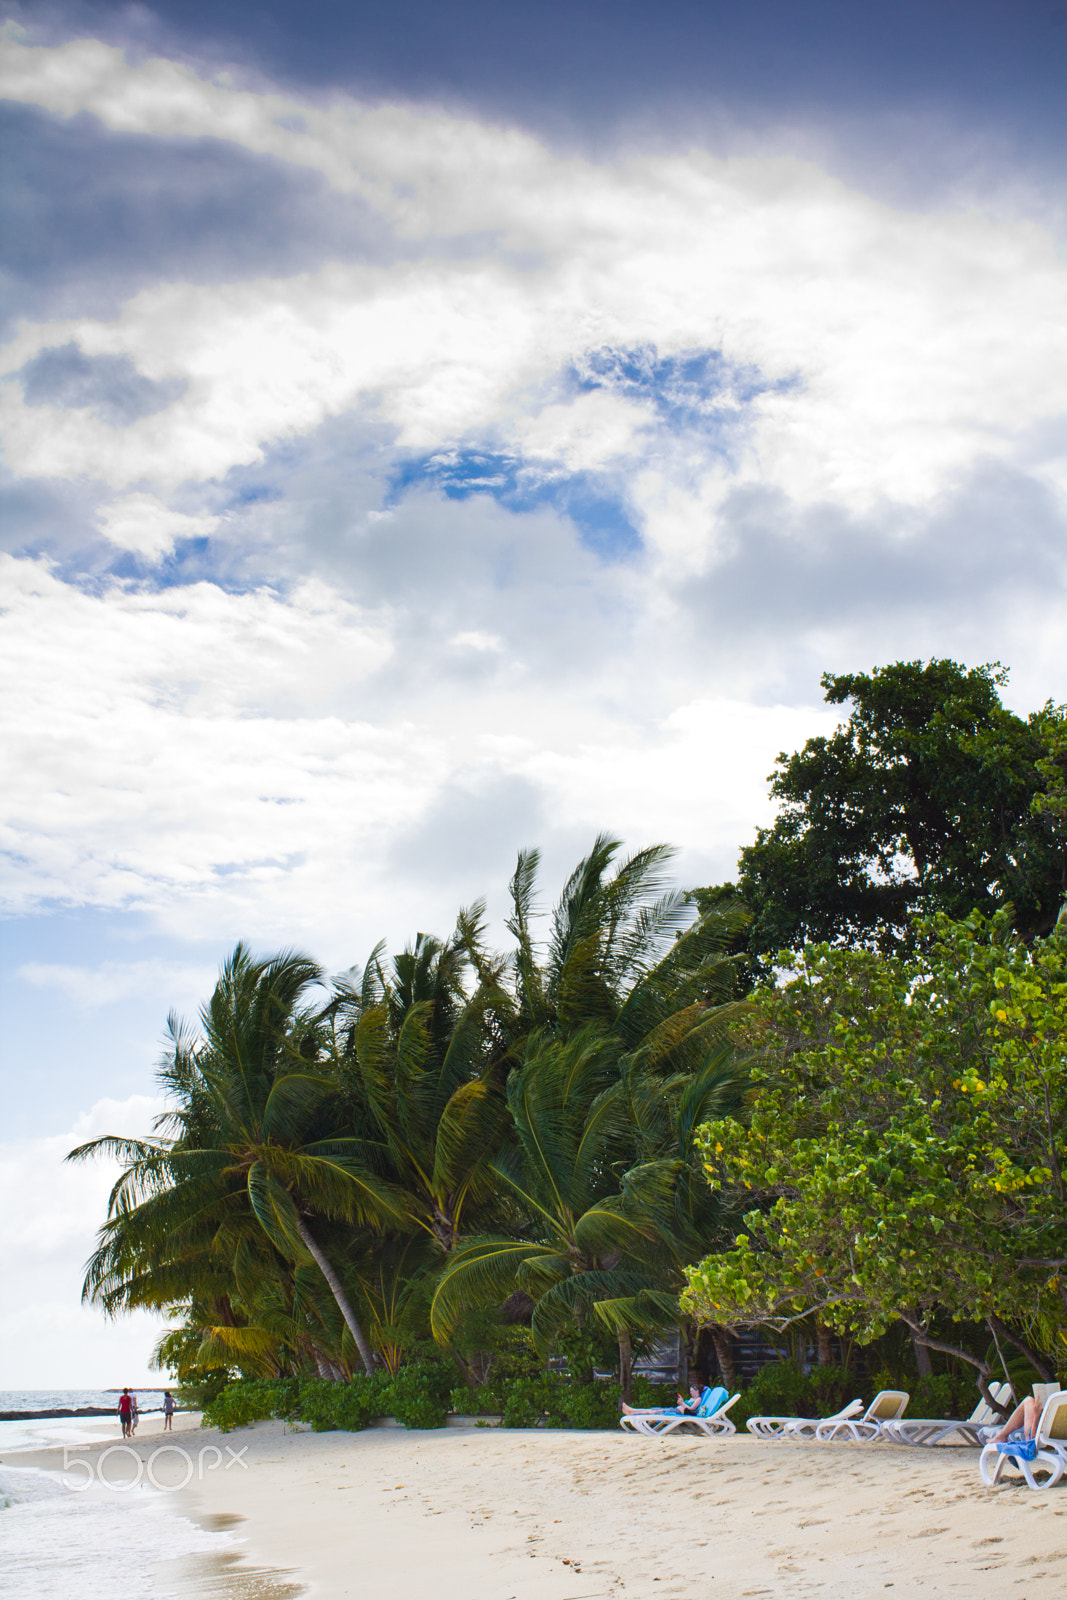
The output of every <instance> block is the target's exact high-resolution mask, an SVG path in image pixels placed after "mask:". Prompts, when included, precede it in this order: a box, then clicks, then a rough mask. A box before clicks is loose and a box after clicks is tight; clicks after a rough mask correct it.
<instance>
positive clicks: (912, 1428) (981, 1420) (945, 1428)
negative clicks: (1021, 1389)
mask: <svg viewBox="0 0 1067 1600" xmlns="http://www.w3.org/2000/svg"><path fill="white" fill-rule="evenodd" d="M989 1392H990V1394H992V1396H993V1398H994V1399H995V1400H999V1401H1000V1402H1001V1403H1003V1402H1004V1401H1006V1400H1010V1397H1011V1384H1010V1383H991V1384H990V1385H989ZM990 1427H991V1428H994V1429H996V1428H999V1427H1000V1418H999V1417H998V1415H997V1413H996V1412H995V1411H994V1410H993V1408H992V1407H991V1406H990V1405H989V1403H988V1402H987V1401H986V1400H985V1399H983V1400H981V1401H979V1403H978V1405H976V1406H975V1408H974V1410H973V1411H972V1412H971V1414H970V1416H969V1417H968V1418H967V1420H966V1422H962V1421H961V1422H953V1421H952V1420H951V1418H949V1417H940V1418H936V1419H935V1418H931V1417H898V1418H896V1419H895V1420H893V1421H890V1422H887V1423H886V1424H885V1432H886V1433H887V1434H888V1436H889V1438H891V1439H892V1440H893V1441H894V1443H896V1444H911V1445H925V1446H932V1445H935V1444H947V1443H948V1442H949V1441H950V1440H951V1441H952V1443H953V1444H964V1445H980V1444H984V1443H985V1438H984V1432H985V1430H986V1429H987V1428H990Z"/></svg>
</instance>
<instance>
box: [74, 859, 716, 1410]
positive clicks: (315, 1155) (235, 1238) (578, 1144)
mask: <svg viewBox="0 0 1067 1600" xmlns="http://www.w3.org/2000/svg"><path fill="white" fill-rule="evenodd" d="M618 848H619V847H618V845H617V843H616V842H614V841H612V840H609V839H603V838H602V839H598V840H597V841H596V843H595V844H594V847H593V850H592V851H591V852H590V854H589V856H588V857H586V859H585V860H584V861H582V862H581V863H580V864H579V866H578V867H577V869H576V870H575V872H574V873H573V874H572V875H571V877H570V879H569V880H568V882H567V884H566V885H565V887H564V890H563V894H562V896H561V898H560V900H559V903H558V905H557V907H556V909H555V911H554V913H553V914H552V916H551V918H550V921H549V926H548V937H547V940H546V941H545V945H544V947H543V948H539V947H538V945H537V943H536V941H535V937H534V931H533V929H534V917H535V908H534V899H535V891H536V865H537V862H536V857H535V856H533V855H529V854H527V855H523V856H521V857H520V859H519V864H518V868H517V870H516V873H515V877H514V879H513V882H512V886H511V889H512V905H513V911H512V916H511V919H510V921H509V924H508V926H509V929H510V931H511V933H512V935H513V937H514V940H515V948H514V950H513V952H512V953H511V954H510V955H507V956H501V955H495V954H493V953H492V952H490V951H488V950H487V949H486V947H485V944H484V938H483V932H482V912H481V908H480V907H474V908H473V909H471V910H469V911H465V912H462V913H461V914H460V916H459V919H458V921H457V925H456V930H455V932H454V934H453V935H452V936H451V937H450V938H449V939H448V940H444V941H442V940H437V939H433V938H429V937H427V936H424V935H420V937H419V938H418V940H416V942H415V944H414V945H413V946H412V947H410V948H409V949H408V950H405V951H404V952H402V953H401V954H400V955H399V956H397V957H396V958H395V959H394V961H393V962H392V963H391V966H387V965H386V963H385V960H384V956H383V953H382V951H381V949H380V948H379V949H378V950H376V951H375V952H374V953H373V954H372V956H371V959H370V960H369V961H368V963H367V964H366V966H365V967H364V968H363V969H362V970H359V971H356V970H353V971H352V972H351V973H349V974H348V975H347V976H346V978H345V979H344V980H343V981H342V982H340V983H337V984H336V985H335V986H334V989H333V992H332V993H330V994H327V995H325V996H322V995H321V994H320V996H319V997H318V998H316V996H315V992H314V991H315V989H316V987H318V988H319V989H320V990H321V989H322V987H323V977H322V974H321V973H320V972H319V971H318V969H317V968H315V967H314V965H313V964H312V963H311V962H309V961H308V960H307V959H306V958H304V957H301V956H297V955H291V954H284V955H280V956H277V957H275V958H273V959H271V960H267V961H257V960H254V959H253V958H252V957H251V956H250V955H249V953H248V952H247V951H246V950H245V949H244V948H243V947H238V949H237V950H236V951H235V952H234V955H233V957H232V958H231V960H230V961H229V962H228V963H227V965H226V967H225V968H224V970H223V973H222V975H221V977H220V980H219V984H218V986H217V988H216V990H215V993H214V994H213V996H212V998H211V1000H210V1002H209V1004H208V1005H207V1006H206V1007H205V1009H204V1012H203V1016H202V1024H203V1026H202V1032H201V1034H200V1035H199V1036H194V1035H193V1034H192V1033H191V1032H189V1031H188V1030H186V1029H184V1028H183V1027H182V1026H181V1025H180V1024H178V1023H174V1024H173V1027H172V1047H171V1050H170V1052H169V1053H168V1056H167V1058H166V1060H165V1062H164V1064H163V1068H162V1072H161V1081H162V1087H163V1089H164V1091H165V1093H166V1095H167V1098H168V1101H169V1106H170V1109H169V1110H168V1113H167V1115H166V1116H165V1117H164V1118H163V1120H162V1125H161V1128H160V1130H159V1136H158V1137H156V1138H154V1139H149V1140H139V1141H130V1140H115V1139H104V1140H97V1141H94V1142H93V1144H92V1145H89V1146H86V1147H84V1148H83V1149H81V1150H79V1151H75V1152H73V1155H74V1156H75V1157H78V1158H80V1157H84V1156H87V1155H90V1154H92V1153H95V1152H98V1151H105V1152H107V1153H110V1154H117V1155H118V1156H119V1157H120V1158H121V1159H124V1160H125V1162H126V1168H125V1171H124V1172H123V1174H122V1176H121V1177H120V1179H119V1182H118V1184H117V1185H116V1187H115V1190H114V1192H113V1195H112V1201H111V1208H110V1214H109V1217H108V1220H107V1222H106V1223H105V1225H104V1228H103V1229H102V1231H101V1238H100V1244H99V1248H98V1250H97V1252H96V1254H95V1256H94V1257H93V1259H92V1261H91V1262H90V1266H89V1272H88V1276H87V1280H86V1295H87V1297H89V1298H92V1299H95V1300H97V1301H98V1302H100V1303H102V1304H103V1305H104V1306H105V1308H106V1309H107V1310H109V1311H111V1312H117V1311H120V1310H124V1309H131V1308H133V1307H135V1306H156V1307H162V1308H165V1309H168V1310H170V1311H171V1312H172V1314H173V1313H177V1315H178V1316H179V1317H181V1318H182V1323H181V1326H180V1327H179V1328H178V1329H176V1330H174V1331H172V1332H171V1333H169V1334H168V1335H167V1336H166V1337H165V1339H164V1341H163V1343H162V1345H161V1347H160V1356H161V1358H163V1359H166V1360H167V1361H168V1362H171V1363H173V1364H174V1366H175V1367H176V1369H177V1371H178V1373H179V1375H180V1376H183V1375H186V1374H188V1375H189V1376H190V1377H192V1376H194V1375H196V1376H198V1377H199V1379H200V1381H201V1382H202V1381H203V1377H204V1374H205V1372H208V1371H210V1370H211V1369H212V1368H225V1369H226V1370H227V1371H229V1372H238V1373H241V1374H244V1375H245V1376H247V1377H250V1378H263V1379H274V1378H284V1377H288V1376H290V1375H300V1376H308V1375H310V1374H312V1373H315V1374H317V1375H319V1376H320V1377H322V1378H327V1379H339V1378H348V1377H350V1376H351V1374H352V1372H353V1370H357V1369H358V1367H360V1366H361V1367H362V1368H363V1371H364V1373H365V1374H366V1375H367V1376H368V1378H370V1379H373V1378H375V1377H376V1376H377V1372H378V1368H379V1366H380V1365H384V1367H385V1368H386V1369H387V1370H388V1371H389V1372H391V1373H397V1374H399V1375H400V1378H401V1381H402V1383H403V1382H406V1381H408V1380H407V1377H406V1374H407V1373H408V1372H410V1370H411V1363H412V1362H413V1361H417V1360H418V1359H419V1358H421V1357H425V1356H427V1355H429V1354H430V1353H431V1352H432V1351H434V1349H435V1343H434V1341H436V1348H437V1349H438V1350H439V1349H441V1348H443V1349H445V1350H448V1351H449V1352H450V1353H452V1354H453V1355H454V1356H455V1359H456V1363H457V1365H458V1367H459V1370H460V1372H461V1373H462V1374H463V1375H464V1376H465V1377H467V1378H469V1379H470V1380H471V1381H472V1382H478V1381H484V1380H485V1379H486V1378H487V1377H488V1376H489V1375H490V1371H489V1369H490V1368H491V1366H492V1362H493V1359H494V1354H495V1352H494V1344H495V1343H497V1342H499V1341H498V1340H497V1334H499V1333H500V1331H501V1330H500V1328H498V1329H497V1330H496V1332H495V1333H494V1332H493V1330H492V1329H491V1328H489V1327H488V1325H487V1324H486V1322H485V1316H486V1314H488V1315H489V1317H490V1321H491V1320H492V1317H493V1316H494V1315H497V1314H498V1313H499V1310H500V1307H501V1306H502V1305H503V1304H504V1303H505V1302H507V1301H509V1300H510V1299H513V1298H514V1297H515V1296H516V1295H518V1297H519V1298H518V1302H517V1305H518V1313H517V1314H518V1315H519V1316H520V1317H523V1318H525V1319H526V1320H529V1319H530V1317H532V1321H533V1331H534V1337H535V1340H536V1342H537V1345H538V1348H539V1350H540V1351H541V1353H542V1354H544V1353H547V1352H548V1351H549V1350H550V1349H552V1348H558V1349H559V1350H560V1351H561V1352H563V1353H564V1354H565V1355H566V1358H567V1359H568V1360H569V1362H570V1364H571V1369H572V1370H573V1371H575V1372H576V1375H577V1376H578V1377H579V1378H580V1379H581V1380H583V1381H588V1380H590V1379H591V1377H592V1371H593V1367H594V1365H599V1366H600V1367H601V1369H602V1370H603V1369H604V1367H605V1361H606V1362H607V1370H610V1369H611V1368H612V1367H613V1366H616V1365H620V1366H621V1369H622V1372H623V1377H624V1381H625V1380H626V1379H627V1378H628V1366H629V1361H630V1357H631V1353H632V1351H633V1349H634V1347H635V1342H636V1346H637V1347H638V1348H639V1347H640V1344H641V1341H642V1339H644V1338H646V1337H647V1336H649V1335H650V1334H651V1333H652V1332H654V1331H655V1330H656V1329H657V1328H660V1327H667V1328H671V1329H673V1328H674V1327H675V1326H676V1325H677V1323H678V1320H679V1310H678V1295H679V1293H680V1291H681V1289H682V1288H683V1287H684V1281H685V1280H684V1268H685V1265H686V1263H687V1262H689V1261H691V1260H692V1259H694V1257H695V1256H697V1255H699V1254H700V1253H701V1252H702V1251H703V1250H707V1249H709V1248H711V1247H713V1246H714V1245H715V1244H716V1243H717V1242H720V1240H723V1241H724V1240H726V1239H727V1238H728V1237H729V1236H730V1235H729V1229H728V1227H727V1223H728V1222H729V1221H730V1220H731V1219H729V1218H727V1217H726V1216H725V1214H724V1212H723V1207H722V1205H721V1203H720V1202H719V1201H718V1200H717V1199H716V1197H715V1196H714V1195H713V1194H712V1193H711V1191H710V1190H709V1189H708V1188H707V1186H706V1184H705V1183H704V1181H703V1176H702V1172H701V1168H700V1163H699V1158H698V1156H697V1153H696V1148H695V1144H694V1134H695V1130H696V1128H697V1126H698V1125H699V1123H700V1122H701V1121H703V1120H705V1119H706V1118H708V1117H709V1116H717V1117H721V1116H724V1115H729V1114H732V1113H739V1112H740V1111H741V1110H742V1109H743V1099H742V1096H743V1090H744V1083H745V1069H744V1062H743V1060H741V1059H740V1058H739V1057H738V1055H737V1053H736V1051H734V1049H733V1047H732V1046H731V1045H730V1043H729V1041H728V1039H727V1037H726V1026H727V1023H728V1021H729V1019H730V1017H731V1015H732V1009H731V1003H730V996H731V991H732V988H733V983H734V964H733V962H732V961H731V960H730V958H728V957H726V956H724V955H723V947H724V945H725V944H726V943H728V942H729V940H730V938H731V937H732V935H733V934H734V932H735V931H736V929H737V927H738V925H739V919H738V915H737V913H736V911H732V910H730V909H729V908H725V909H715V910H713V911H711V912H709V913H708V914H707V915H700V914H698V913H697V912H696V909H695V907H694V905H693V903H692V901H691V900H690V899H689V897H688V896H686V895H684V894H682V893H679V892H677V891H674V892H664V883H663V878H664V871H665V868H666V865H667V861H668V857H669V852H668V851H667V850H666V849H665V848H664V847H654V848H651V849H646V850H642V851H638V852H637V853H636V854H635V855H633V856H631V857H630V858H629V859H626V860H623V861H621V862H619V863H618V864H616V861H615V858H616V856H617V854H618ZM594 1325H595V1326H594ZM479 1328H480V1332H479ZM479 1338H480V1340H481V1342H480V1343H479ZM605 1345H606V1346H607V1350H608V1354H607V1356H605V1353H604V1347H605ZM538 1365H540V1363H538ZM516 1376H524V1375H523V1374H517V1375H516ZM525 1376H527V1377H530V1378H531V1379H532V1378H533V1377H534V1376H535V1374H533V1373H527V1374H525ZM453 1381H454V1379H453ZM400 1394H401V1390H398V1391H397V1396H399V1395H400ZM396 1403H397V1404H398V1405H400V1404H401V1402H400V1400H399V1399H397V1402H396ZM413 1403H414V1402H413ZM420 1403H421V1402H420ZM439 1403H440V1402H439ZM586 1403H587V1402H582V1404H586ZM574 1404H575V1405H578V1402H577V1401H576V1402H574Z"/></svg>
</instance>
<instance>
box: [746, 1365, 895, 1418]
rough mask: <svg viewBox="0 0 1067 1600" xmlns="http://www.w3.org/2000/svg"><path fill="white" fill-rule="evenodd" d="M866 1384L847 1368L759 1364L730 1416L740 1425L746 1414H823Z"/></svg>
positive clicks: (838, 1406)
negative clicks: (802, 1367)
mask: <svg viewBox="0 0 1067 1600" xmlns="http://www.w3.org/2000/svg"><path fill="white" fill-rule="evenodd" d="M865 1387H866V1386H865V1385H863V1384H861V1383H859V1382H858V1381H857V1379H856V1378H855V1376H854V1375H853V1374H852V1373H851V1372H849V1370H848V1368H847V1367H833V1366H826V1367H813V1368H812V1370H811V1372H810V1373H804V1372H802V1371H801V1369H800V1368H799V1367H798V1366H797V1365H796V1364H795V1362H792V1361H775V1362H773V1363H772V1364H771V1365H770V1366H767V1367H761V1368H760V1370H759V1372H758V1373H757V1374H756V1376H755V1378H753V1380H752V1382H751V1383H750V1384H749V1386H748V1388H747V1389H746V1390H745V1391H744V1393H743V1394H742V1396H741V1398H740V1400H738V1402H737V1404H736V1405H735V1406H734V1407H733V1409H732V1410H731V1412H730V1416H731V1418H732V1420H733V1423H734V1426H735V1427H737V1428H743V1427H744V1425H745V1423H746V1422H747V1421H748V1419H749V1417H760V1416H765V1417H766V1416H769V1417H776V1416H783V1417H827V1416H830V1415H831V1414H832V1413H833V1412H835V1411H840V1410H841V1408H842V1406H845V1405H847V1404H848V1402H849V1401H850V1400H852V1399H854V1398H855V1397H856V1395H857V1393H859V1394H860V1396H861V1398H864V1395H863V1390H864V1388H865Z"/></svg>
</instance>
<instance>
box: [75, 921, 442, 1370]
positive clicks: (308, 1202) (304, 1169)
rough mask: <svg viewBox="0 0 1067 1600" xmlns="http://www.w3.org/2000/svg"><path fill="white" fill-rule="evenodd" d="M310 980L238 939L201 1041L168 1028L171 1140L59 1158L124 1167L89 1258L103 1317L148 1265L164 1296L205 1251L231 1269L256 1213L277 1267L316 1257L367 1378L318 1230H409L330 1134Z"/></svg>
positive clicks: (329, 1098)
mask: <svg viewBox="0 0 1067 1600" xmlns="http://www.w3.org/2000/svg"><path fill="white" fill-rule="evenodd" d="M321 979H322V975H321V973H320V971H319V968H318V967H317V966H316V965H315V964H314V963H313V962H311V961H310V960H308V959H307V958H306V957H303V956H299V955H294V954H290V953H287V954H282V955H279V956H275V957H273V958H271V959H269V960H265V961H256V960H253V958H252V957H251V955H250V954H249V952H248V950H247V949H246V948H245V947H244V946H243V945H238V946H237V948H236V949H235V951H234V953H233V955H232V956H231V957H230V959H229V961H227V963H226V964H225V966H224V967H223V969H222V973H221V975H220V978H219V982H218V984H217V985H216V988H215V991H214V994H213V995H212V997H211V1000H210V1001H209V1003H208V1005H207V1006H206V1007H205V1008H204V1011H203V1013H202V1023H203V1037H202V1039H201V1040H195V1041H194V1040H193V1039H192V1038H191V1037H190V1036H189V1035H188V1033H187V1032H186V1031H185V1030H183V1029H182V1028H181V1027H180V1026H178V1025H175V1026H174V1027H173V1030H172V1031H173V1038H174V1042H173V1048H172V1051H171V1053H170V1056H169V1059H168V1060H167V1062H166V1063H165V1065H164V1068H163V1071H162V1073H161V1078H162V1081H163V1086H164V1088H165V1089H166V1090H168V1091H170V1093H171V1094H172V1095H175V1096H176V1102H175V1104H174V1106H173V1108H172V1109H171V1110H170V1111H169V1112H168V1113H167V1114H166V1115H165V1116H164V1117H163V1118H162V1119H160V1123H161V1126H162V1128H164V1129H168V1130H169V1131H170V1132H171V1133H172V1134H173V1135H175V1136H174V1137H164V1136H161V1137H157V1138H153V1139H148V1140H130V1139H116V1138H112V1137H108V1138H103V1139H96V1140H93V1141H92V1142H91V1143H90V1144H87V1145H83V1146H81V1147H80V1148H79V1149H77V1150H74V1151H72V1152H71V1154H70V1156H69V1157H68V1159H72V1160H81V1159H84V1158H86V1157H87V1156H90V1155H95V1154H99V1153H105V1154H108V1155H112V1156H117V1157H118V1158H119V1159H120V1160H122V1161H125V1162H126V1163H127V1165H126V1168H125V1170H124V1172H123V1173H122V1175H121V1177H120V1178H119V1180H118V1182H117V1183H116V1185H115V1187H114V1189H113V1191H112V1195H111V1201H110V1206H109V1215H108V1220H107V1222H106V1223H105V1224H104V1227H103V1228H102V1229H101V1234H100V1241H99V1244H98V1247H97V1250H96V1252H95V1254H94V1256H93V1257H92V1259H91V1261H90V1263H89V1267H88V1271H87V1276H86V1284H85V1294H86V1296H87V1297H88V1298H92V1299H98V1300H101V1301H103V1303H104V1305H105V1307H106V1308H108V1309H110V1310H116V1309H120V1308H122V1307H124V1306H129V1305H132V1304H138V1303H139V1304H143V1303H145V1302H144V1293H145V1288H144V1283H143V1279H144V1275H145V1272H146V1270H148V1271H152V1270H153V1264H154V1263H157V1262H158V1263H159V1266H160V1267H161V1268H165V1269H166V1270H167V1271H168V1272H169V1279H168V1281H167V1284H166V1287H167V1290H168V1291H169V1290H170V1289H171V1288H176V1287H177V1286H178V1283H179V1281H180V1279H181V1277H182V1273H183V1272H184V1271H185V1270H187V1268H188V1267H189V1265H190V1258H191V1257H196V1258H199V1257H200V1256H202V1254H203V1252H204V1251H205V1250H208V1251H217V1252H220V1253H221V1256H222V1258H223V1264H224V1266H225V1265H226V1263H227V1255H228V1253H229V1257H228V1265H229V1270H230V1271H231V1273H232V1272H233V1271H234V1269H235V1266H236V1260H237V1257H236V1254H235V1253H232V1252H235V1251H236V1248H237V1244H238V1238H239V1236H240V1235H242V1234H244V1235H247V1231H248V1224H249V1222H250V1221H251V1220H252V1219H254V1221H255V1222H256V1223H257V1224H258V1227H259V1229H260V1230H261V1231H262V1234H263V1235H264V1236H265V1238H266V1239H267V1240H268V1241H269V1243H270V1244H271V1245H272V1246H273V1247H274V1249H275V1250H276V1251H277V1252H278V1254H279V1256H280V1257H281V1258H282V1259H283V1260H287V1261H291V1262H293V1263H295V1264H296V1265H297V1266H298V1267H299V1266H302V1265H310V1264H311V1263H314V1265H315V1267H316V1268H317V1269H318V1271H319V1272H320V1273H321V1274H322V1278H323V1279H324V1280H325V1283H326V1284H327V1285H328V1287H329V1291H330V1293H331V1295H332V1296H333V1299H334V1301H335V1302H336V1305H337V1308H338V1310H339V1312H340V1314H341V1316H342V1318H343V1319H344V1322H345V1324H346V1326H347V1328H348V1330H349V1332H350V1334H351V1337H352V1339H353V1341H354V1343H355V1345H356V1348H357V1349H358V1351H359V1354H360V1356H361V1358H362V1361H363V1364H364V1366H365V1367H366V1369H367V1371H368V1372H370V1371H373V1370H374V1366H375V1361H374V1352H373V1350H372V1349H371V1346H370V1344H369V1342H368V1341H367V1339H366V1337H365V1335H364V1332H363V1329H362V1326H361V1324H360V1322H359V1320H358V1318H357V1316H356V1314H355V1312H354V1310H353V1308H352V1305H351V1302H350V1300H349V1298H348V1296H347V1294H346V1292H345V1289H344V1286H343V1284H342V1282H341V1278H340V1277H339V1275H338V1272H337V1270H336V1269H335V1267H334V1265H333V1263H332V1262H331V1260H330V1259H329V1256H328V1255H327V1253H326V1251H325V1249H324V1248H323V1243H322V1239H321V1229H322V1227H323V1226H328V1225H329V1223H330V1221H331V1220H336V1221H343V1222H345V1223H348V1224H351V1225H356V1226H358V1227H362V1228H370V1229H374V1228H382V1227H392V1228H397V1227H400V1228H406V1227H409V1226H410V1225H411V1224H410V1217H409V1215H408V1210H407V1205H406V1201H405V1198H404V1195H403V1193H402V1191H400V1190H398V1189H397V1188H396V1187H395V1186H393V1185H391V1184H390V1183H389V1182H388V1180H387V1179H384V1178H383V1177H382V1176H381V1175H380V1174H378V1173H376V1172H374V1171H373V1170H372V1169H371V1168H370V1167H369V1166H368V1165H367V1162H366V1150H365V1142H364V1140H363V1139H361V1138H360V1137H359V1136H358V1135H353V1134H352V1133H351V1132H349V1131H346V1130H344V1129H343V1128H339V1127H338V1125H337V1118H336V1115H335V1112H336V1107H337V1104H338V1100H339V1088H338V1084H337V1083H336V1082H335V1081H334V1080H332V1079H331V1078H330V1077H329V1076H327V1075H326V1073H325V1072H324V1071H323V1070H321V1069H319V1068H317V1067H316V1066H315V1063H314V1058H315V1056H316V1054H317V1045H316V1041H315V1035H314V1030H313V1027H312V1022H311V1017H310V1013H307V1012H305V1011H302V1010H301V1003H302V1002H303V1001H304V999H305V997H306V995H307V994H308V991H309V990H311V989H312V988H313V987H314V986H315V985H317V984H319V983H320V982H321ZM175 1298H177V1296H175V1295H173V1294H171V1293H169V1292H168V1294H167V1299H168V1301H170V1300H173V1299H175Z"/></svg>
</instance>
